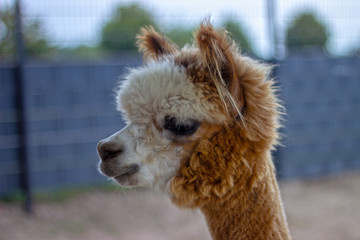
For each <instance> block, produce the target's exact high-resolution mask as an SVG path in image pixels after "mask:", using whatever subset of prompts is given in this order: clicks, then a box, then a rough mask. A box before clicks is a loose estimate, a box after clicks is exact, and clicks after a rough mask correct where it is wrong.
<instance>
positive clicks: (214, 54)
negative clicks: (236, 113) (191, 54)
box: [195, 20, 241, 104]
mask: <svg viewBox="0 0 360 240" xmlns="http://www.w3.org/2000/svg"><path fill="white" fill-rule="evenodd" d="M195 39H196V44H197V46H198V47H199V49H200V54H201V56H202V60H203V62H204V64H205V66H206V67H208V70H209V72H210V74H211V77H212V78H214V81H220V84H222V85H223V86H225V87H226V88H227V90H228V91H229V92H230V94H231V95H232V97H233V98H234V99H235V101H236V102H238V104H239V102H240V98H241V92H240V84H239V81H238V79H237V77H236V69H235V65H234V54H237V53H238V49H237V47H235V46H234V43H233V41H232V40H231V39H230V38H229V37H228V36H227V35H226V32H225V31H222V32H217V31H215V29H214V28H213V27H212V25H211V24H210V22H209V20H205V21H204V22H203V23H202V24H201V25H200V28H199V29H198V31H197V32H196V33H195ZM215 84H216V83H215Z"/></svg>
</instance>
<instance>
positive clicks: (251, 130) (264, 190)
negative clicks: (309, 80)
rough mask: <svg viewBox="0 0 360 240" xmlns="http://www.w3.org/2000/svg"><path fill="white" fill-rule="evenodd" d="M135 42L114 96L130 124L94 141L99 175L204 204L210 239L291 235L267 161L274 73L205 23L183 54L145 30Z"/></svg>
mask: <svg viewBox="0 0 360 240" xmlns="http://www.w3.org/2000/svg"><path fill="white" fill-rule="evenodd" d="M137 39H138V42H137V43H138V46H139V50H140V51H142V52H143V54H144V55H143V56H144V64H143V66H141V67H139V68H136V69H133V70H130V71H129V73H128V75H127V76H126V78H125V80H124V81H123V82H122V83H121V86H120V87H119V89H118V91H117V99H116V101H117V109H118V110H119V111H121V112H122V114H123V116H124V118H125V119H126V121H127V126H126V127H125V128H123V129H122V130H121V131H119V132H117V133H115V134H113V135H112V136H110V137H108V138H106V139H104V140H101V141H100V142H99V144H98V146H97V150H98V153H99V156H100V158H101V160H100V165H99V167H100V171H101V172H102V173H103V174H104V175H106V176H108V177H111V178H113V179H114V180H115V181H116V182H118V183H119V184H120V185H122V186H145V187H149V188H152V189H154V190H155V191H161V192H164V193H166V194H167V195H168V196H169V197H170V198H171V200H172V202H173V203H175V204H176V205H177V206H179V207H186V208H200V210H201V211H202V213H203V214H204V215H205V218H206V221H207V225H208V227H209V230H210V233H211V235H212V237H213V239H216V240H220V239H221V240H225V239H228V240H235V239H238V240H241V239H261V240H267V239H271V240H274V239H290V235H289V231H288V227H287V223H286V218H285V215H284V210H283V206H282V202H281V198H280V194H279V188H278V184H277V181H276V177H275V173H274V165H273V162H272V159H271V150H273V148H274V146H275V145H276V144H277V141H278V131H277V130H278V128H279V115H280V110H281V105H280V104H279V101H278V99H277V97H276V93H275V89H274V86H273V85H274V82H273V80H272V79H270V77H269V75H270V71H271V68H270V67H269V66H267V65H264V64H261V63H259V62H257V61H254V60H252V59H250V58H248V57H245V56H243V55H241V53H240V50H239V49H238V48H237V46H236V44H235V43H234V42H233V41H232V40H231V39H230V38H229V36H227V34H226V32H225V31H216V30H215V29H214V28H213V27H212V26H211V24H210V23H209V22H208V21H205V22H204V23H202V24H201V25H200V27H199V29H198V30H197V32H196V33H195V34H194V39H195V40H194V43H193V45H191V46H185V47H184V48H183V49H181V50H180V49H178V47H177V46H176V45H174V44H173V43H172V42H170V41H169V40H168V39H166V38H165V37H164V36H161V35H160V34H158V33H157V32H155V30H154V29H153V28H151V27H148V28H143V29H142V30H141V34H140V35H139V36H138V37H137Z"/></svg>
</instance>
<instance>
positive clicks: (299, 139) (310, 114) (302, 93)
mask: <svg viewBox="0 0 360 240" xmlns="http://www.w3.org/2000/svg"><path fill="white" fill-rule="evenodd" d="M359 67H360V58H358V57H352V58H341V59H329V58H324V57H317V58H316V57H315V58H310V59H305V58H302V59H301V58H300V59H299V58H289V59H287V60H286V61H283V62H281V63H280V68H279V76H278V78H279V81H280V83H281V85H282V86H281V89H282V91H281V92H282V98H283V100H284V102H285V106H286V109H287V116H286V122H285V128H284V135H285V138H284V141H283V142H284V145H285V147H284V148H280V152H279V154H278V155H279V158H280V163H279V174H280V175H281V176H283V177H287V178H288V177H303V176H316V175H319V174H326V173H331V172H339V171H343V170H345V169H353V168H359V167H360V94H359V90H360V72H359V70H358V69H359Z"/></svg>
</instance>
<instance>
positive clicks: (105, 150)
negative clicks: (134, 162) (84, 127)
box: [97, 140, 124, 162]
mask: <svg viewBox="0 0 360 240" xmlns="http://www.w3.org/2000/svg"><path fill="white" fill-rule="evenodd" d="M97 151H98V154H99V156H100V158H101V160H102V161H104V162H105V161H109V160H111V159H114V158H116V157H118V156H120V155H121V154H122V153H123V151H124V146H123V145H121V144H117V143H114V142H109V141H104V140H102V141H100V142H99V143H98V145H97Z"/></svg>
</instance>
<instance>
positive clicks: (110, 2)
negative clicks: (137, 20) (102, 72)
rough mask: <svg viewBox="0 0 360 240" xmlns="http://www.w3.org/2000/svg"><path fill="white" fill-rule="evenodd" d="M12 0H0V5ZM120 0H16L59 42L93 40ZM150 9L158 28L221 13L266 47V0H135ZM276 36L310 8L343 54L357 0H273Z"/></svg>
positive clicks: (358, 10) (349, 47)
mask: <svg viewBox="0 0 360 240" xmlns="http://www.w3.org/2000/svg"><path fill="white" fill-rule="evenodd" d="M12 2H14V0H1V1H0V7H3V6H6V5H9V4H11V3H12ZM131 2H134V1H125V0H101V1H99V0H22V3H23V13H24V21H26V20H27V19H31V18H34V17H36V18H40V19H42V20H43V22H44V24H45V29H46V32H47V34H48V37H49V38H50V39H51V40H52V41H53V42H54V43H55V44H58V45H61V46H70V47H72V46H76V45H79V44H88V45H94V44H96V43H97V42H98V41H99V36H100V32H101V28H102V26H103V25H104V23H105V22H106V21H107V20H109V19H110V17H111V14H112V12H113V10H114V9H115V7H116V6H117V5H119V4H129V3H131ZM135 2H138V3H140V4H141V5H143V6H144V7H146V8H147V9H148V10H150V11H151V12H152V13H153V15H154V16H155V18H156V20H157V21H158V22H159V24H160V26H161V27H162V29H167V28H169V27H177V26H179V27H196V26H198V25H199V23H200V22H201V20H202V19H204V17H206V16H209V15H210V16H211V20H212V22H213V24H214V25H215V26H216V25H220V24H221V22H222V21H223V20H224V18H225V16H231V17H232V18H233V19H238V20H239V21H240V22H241V23H242V25H243V26H244V28H245V29H246V32H247V35H248V36H249V37H250V40H251V42H252V45H253V47H254V50H255V52H256V53H257V54H258V55H259V56H261V57H269V55H270V53H271V48H270V38H269V31H268V21H267V8H266V6H267V4H266V3H267V0H220V1H219V0H201V1H197V0H181V1H175V0H138V1H135ZM275 4H276V22H277V26H278V27H277V29H278V33H279V36H280V39H283V35H284V32H285V29H286V27H287V26H288V24H289V23H290V22H291V21H292V20H293V18H294V16H295V15H296V14H297V13H299V12H301V11H304V10H312V11H313V12H314V13H315V14H316V15H317V16H318V18H319V19H320V21H322V22H323V23H325V24H326V25H327V26H328V28H329V32H330V41H329V43H328V47H329V49H330V51H331V53H333V54H334V55H339V56H341V55H346V54H348V53H350V52H351V51H353V50H354V49H356V48H359V47H360V24H359V23H360V0H275Z"/></svg>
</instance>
